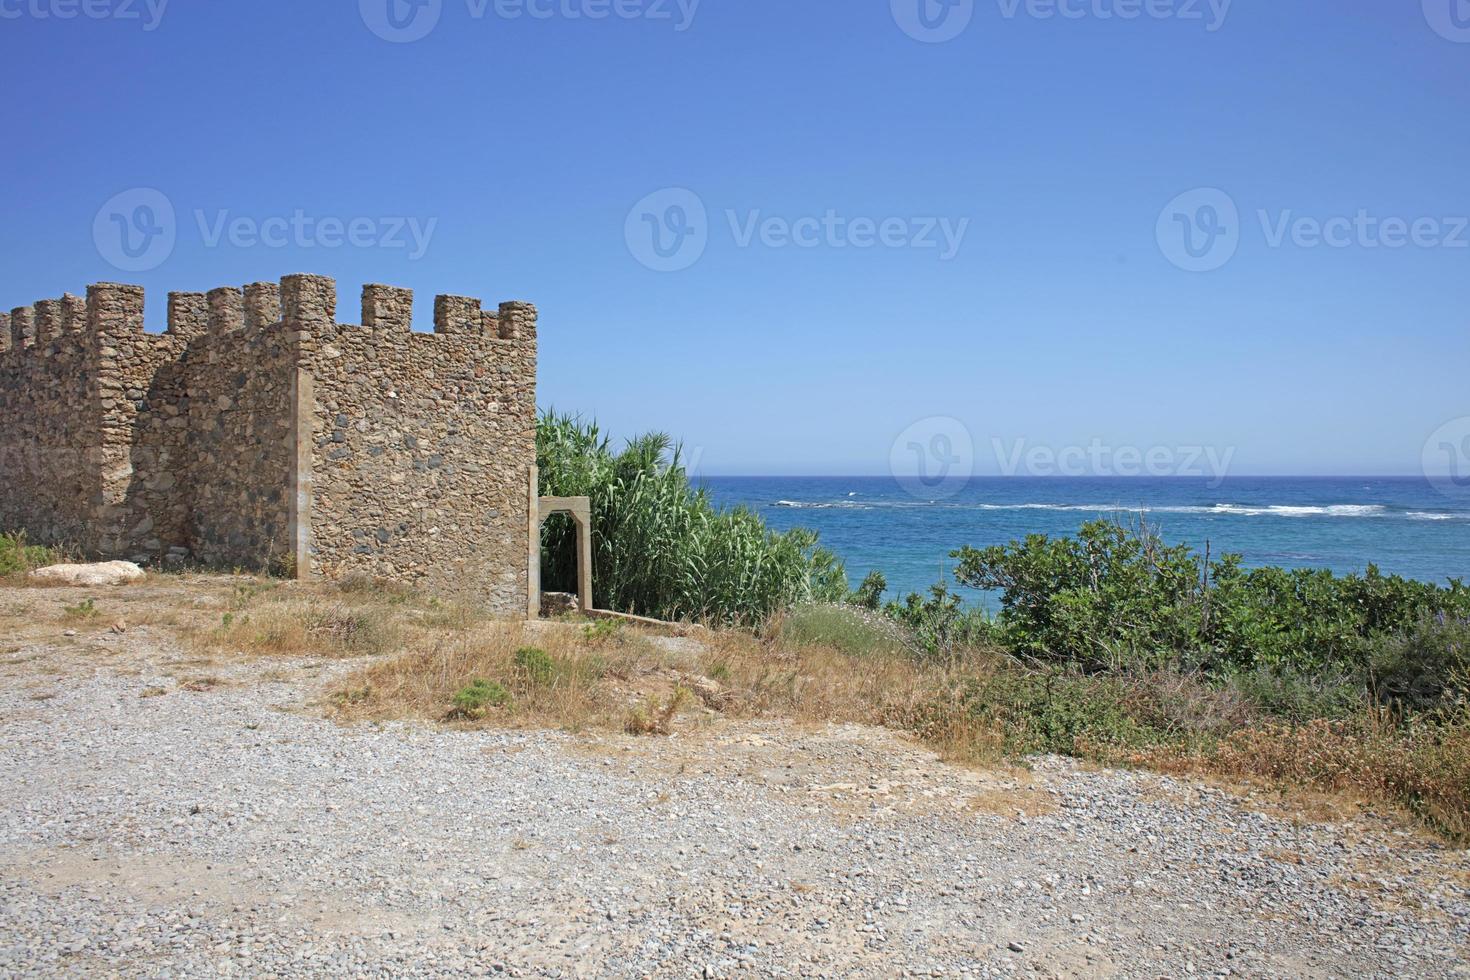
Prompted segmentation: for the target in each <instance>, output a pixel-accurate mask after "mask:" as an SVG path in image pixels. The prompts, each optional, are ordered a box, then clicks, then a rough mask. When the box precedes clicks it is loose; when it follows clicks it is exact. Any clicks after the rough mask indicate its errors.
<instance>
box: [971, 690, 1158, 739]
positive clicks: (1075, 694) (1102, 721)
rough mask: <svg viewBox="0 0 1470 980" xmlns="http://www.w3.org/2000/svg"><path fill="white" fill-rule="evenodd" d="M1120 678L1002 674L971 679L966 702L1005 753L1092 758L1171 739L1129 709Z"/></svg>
mask: <svg viewBox="0 0 1470 980" xmlns="http://www.w3.org/2000/svg"><path fill="white" fill-rule="evenodd" d="M1123 695H1124V681H1123V680H1122V679H1121V678H1106V677H1089V676H1086V675H1082V674H1076V673H1068V672H1066V671H1062V670H1057V669H1049V670H1044V671H1022V670H1003V671H1000V672H997V673H996V674H994V675H993V676H991V677H989V678H985V679H983V680H972V681H969V682H968V683H967V684H966V686H965V688H964V690H963V700H964V703H965V705H966V707H967V708H968V709H969V711H970V713H971V714H972V715H973V716H974V717H975V719H976V720H977V721H978V722H980V723H981V724H983V725H988V726H989V727H991V728H993V729H995V730H997V731H999V732H1000V733H1002V737H1003V739H1004V743H1003V744H1004V746H1005V751H1006V753H1007V754H1009V755H1013V756H1024V755H1030V754H1033V753H1038V752H1054V753H1061V754H1066V755H1088V754H1092V753H1095V752H1096V751H1097V750H1098V749H1100V748H1103V747H1107V748H1115V749H1140V748H1144V747H1146V746H1151V745H1158V744H1160V743H1163V742H1169V741H1172V740H1173V738H1172V737H1171V736H1170V733H1168V732H1167V731H1164V730H1162V729H1160V728H1157V727H1155V726H1153V725H1151V724H1149V723H1148V721H1147V720H1146V719H1143V718H1139V717H1136V716H1135V715H1134V714H1132V713H1130V712H1129V711H1128V710H1127V708H1126V706H1125V705H1126V699H1125V697H1124V696H1123Z"/></svg>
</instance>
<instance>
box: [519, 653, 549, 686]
mask: <svg viewBox="0 0 1470 980" xmlns="http://www.w3.org/2000/svg"><path fill="white" fill-rule="evenodd" d="M515 665H516V669H517V670H519V671H520V672H521V673H523V674H525V676H526V679H527V680H529V681H530V682H531V683H532V684H547V683H550V681H551V679H552V678H553V677H555V676H556V661H554V660H552V659H551V655H550V654H549V653H547V652H546V651H545V650H542V649H541V648H540V647H521V648H520V649H519V650H517V651H516V652H515Z"/></svg>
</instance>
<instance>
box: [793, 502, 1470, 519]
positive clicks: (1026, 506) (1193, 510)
mask: <svg viewBox="0 0 1470 980" xmlns="http://www.w3.org/2000/svg"><path fill="white" fill-rule="evenodd" d="M773 506H775V507H791V508H797V509H808V510H830V509H833V508H841V509H854V510H872V509H887V508H910V507H943V508H949V509H959V510H969V509H975V510H983V511H1015V510H1038V511H1067V512H1074V513H1086V514H1123V513H1127V514H1198V515H1204V516H1214V517H1286V518H1303V517H1337V518H1354V517H1357V518H1380V519H1381V518H1392V517H1403V518H1407V519H1410V520H1416V521H1453V520H1470V514H1456V513H1443V512H1439V511H1407V512H1404V513H1402V514H1399V513H1395V512H1394V511H1391V510H1390V509H1389V508H1388V507H1386V506H1384V505H1383V504H1235V503H1221V504H1195V505H1189V504H1180V505H1167V506H1160V507H1144V506H1129V505H1126V504H1101V503H1098V504H1053V503H1021V504H983V503H982V504H967V503H962V502H958V501H953V500H946V501H934V500H927V501H926V500H883V501H879V500H873V501H863V502H861V503H859V502H858V501H855V500H851V499H848V500H838V501H802V500H778V501H776V502H775V504H774V505H773Z"/></svg>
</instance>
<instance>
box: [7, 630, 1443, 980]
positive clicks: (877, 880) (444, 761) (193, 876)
mask: <svg viewBox="0 0 1470 980" xmlns="http://www.w3.org/2000/svg"><path fill="white" fill-rule="evenodd" d="M81 632H82V633H83V634H84V635H81V636H77V637H74V638H66V639H58V640H57V641H56V642H55V643H49V642H39V643H31V644H29V645H23V646H21V647H14V646H12V647H11V648H10V651H9V652H8V653H7V654H6V655H5V657H4V658H3V663H0V786H3V787H4V792H3V794H0V975H34V974H57V973H66V974H122V975H170V976H173V975H198V974H210V975H214V974H221V975H245V974H248V975H251V976H263V975H273V974H274V975H294V974H304V973H331V974H334V975H374V976H377V975H394V976H397V975H408V976H419V975H438V974H459V973H464V972H474V973H485V972H493V973H500V972H504V973H508V974H510V975H524V976H541V975H545V976H582V975H597V976H644V975H651V976H671V977H673V976H677V977H688V976H749V975H762V976H764V975H772V976H795V975H802V976H806V975H829V976H835V975H841V976H885V977H887V976H894V975H900V974H904V973H909V974H917V975H925V976H941V975H965V974H969V975H973V976H996V975H1012V974H1037V975H1042V976H1099V975H1119V976H1186V975H1190V974H1213V975H1240V976H1282V977H1287V976H1290V977H1297V976H1316V975H1324V976H1325V975H1339V976H1341V975H1378V976H1393V975H1413V976H1470V854H1467V852H1465V851H1458V850H1454V849H1450V848H1445V847H1442V846H1439V845H1436V844H1434V843H1433V842H1430V841H1427V840H1425V839H1424V838H1422V837H1420V836H1418V835H1416V834H1413V833H1410V832H1408V831H1406V830H1404V829H1402V827H1401V826H1400V825H1397V824H1394V823H1392V822H1390V821H1388V820H1384V819H1377V818H1369V817H1355V818H1353V819H1352V820H1350V821H1347V822H1343V823H1335V824H1317V823H1311V822H1308V821H1305V820H1303V819H1301V818H1300V817H1293V816H1292V815H1291V814H1290V812H1289V811H1287V810H1286V809H1285V808H1283V807H1273V806H1270V805H1269V804H1270V801H1269V800H1265V799H1262V800H1245V799H1242V798H1241V797H1238V796H1235V795H1232V794H1230V793H1227V792H1225V791H1222V790H1219V789H1214V788H1210V787H1207V786H1204V785H1201V784H1197V783H1191V782H1187V781H1180V780H1173V779H1168V778H1163V777H1159V776H1155V775H1150V774H1143V773H1133V772H1119V771H1095V770H1090V769H1087V768H1083V767H1080V766H1078V765H1076V764H1073V763H1070V762H1067V761H1065V760H1060V759H1042V760H1038V761H1037V763H1036V764H1035V766H1034V768H1033V769H1032V771H1030V772H1029V773H1027V772H1022V771H1015V772H994V773H983V772H972V771H968V770H963V769H959V768H955V767H951V766H948V765H945V764H943V763H941V762H939V761H938V760H937V759H936V758H935V757H934V756H933V755H932V754H931V753H928V752H927V751H924V750H922V749H921V748H918V747H916V746H914V745H912V744H910V743H908V742H907V741H905V740H904V739H902V738H900V737H898V736H896V735H893V734H891V733H887V732H881V731H874V730H872V729H865V728H859V727H828V728H815V729H793V728H791V727H789V726H783V725H778V724H773V723H767V724H736V723H728V724H721V725H717V726H715V727H712V728H710V729H709V730H706V731H701V732H698V733H697V734H690V735H685V736H681V737H675V738H671V739H643V740H638V739H633V738H629V737H623V736H602V737H591V736H583V737H573V736H568V735H563V734H553V733H502V732H466V731H446V730H439V729H437V728H435V727H433V726H427V725H425V726H414V725H388V726H359V727H352V728H344V727H340V726H338V725H336V724H334V723H332V722H331V721H328V720H325V719H324V718H323V717H322V716H321V711H320V709H319V707H317V706H316V702H317V699H319V697H320V695H321V691H322V688H323V685H324V684H325V683H326V682H327V681H328V680H329V679H330V677H331V676H332V675H333V674H334V673H335V672H337V671H340V670H343V669H345V667H346V665H343V664H341V663H337V664H321V663H312V662H291V663H280V662H271V663H270V665H269V667H268V668H267V667H265V666H262V664H261V663H260V662H256V663H255V664H240V665H236V666H234V667H232V668H229V669H215V670H214V673H215V674H216V675H218V677H219V679H220V680H222V681H223V683H221V684H219V685H217V686H212V687H211V686H209V685H195V686H197V687H203V688H205V689H203V690H188V689H186V688H185V687H184V686H183V685H181V684H180V683H179V681H178V679H177V678H178V676H179V674H178V670H177V667H176V666H170V664H173V665H176V664H177V663H178V658H179V656H180V654H179V653H178V652H177V651H171V650H170V649H168V646H169V641H168V639H167V636H166V635H165V634H164V632H163V631H157V630H154V629H151V628H149V627H139V628H135V629H130V630H128V631H127V632H126V633H125V634H116V633H111V632H98V627H95V626H94V627H91V628H90V629H88V630H83V631H81ZM0 649H4V648H3V647H0ZM160 692H164V693H160Z"/></svg>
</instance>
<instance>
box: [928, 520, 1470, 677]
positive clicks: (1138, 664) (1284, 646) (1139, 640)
mask: <svg viewBox="0 0 1470 980" xmlns="http://www.w3.org/2000/svg"><path fill="white" fill-rule="evenodd" d="M954 557H955V558H957V559H959V566H958V568H957V570H956V572H955V577H956V579H957V580H958V581H959V583H960V584H961V585H965V586H968V587H971V588H977V589H994V590H999V591H1000V593H1001V607H1002V611H1001V615H1000V621H999V626H1000V627H1001V629H1002V631H1003V633H1004V638H1005V641H1006V643H1007V645H1008V646H1010V647H1011V648H1012V649H1013V650H1015V651H1016V652H1018V653H1020V654H1023V655H1025V656H1027V657H1032V658H1036V659H1038V660H1043V661H1051V662H1059V663H1064V664H1070V665H1074V666H1077V667H1080V668H1082V669H1084V670H1089V671H1099V670H1115V669H1118V668H1121V667H1129V668H1134V669H1138V668H1157V667H1162V666H1165V665H1178V666H1182V667H1184V668H1185V669H1202V670H1205V671H1207V672H1210V673H1212V674H1216V675H1219V676H1225V675H1228V674H1231V673H1234V672H1237V671H1247V672H1248V671H1253V670H1255V669H1257V668H1266V669H1271V670H1278V671H1282V670H1295V671H1299V672H1303V673H1313V672H1318V671H1325V672H1327V673H1329V674H1333V673H1347V674H1356V675H1358V676H1362V674H1363V672H1364V670H1365V666H1366V664H1365V651H1364V641H1368V640H1373V639H1374V638H1376V637H1382V636H1385V635H1390V634H1393V633H1396V632H1399V631H1403V630H1408V629H1411V628H1413V627H1414V626H1415V624H1417V623H1419V622H1421V621H1422V620H1424V619H1425V618H1426V617H1433V616H1437V615H1438V616H1447V617H1450V618H1452V619H1456V620H1463V619H1466V618H1467V617H1470V589H1467V588H1466V587H1465V585H1464V584H1463V583H1462V582H1461V581H1459V580H1452V581H1451V582H1450V583H1449V584H1448V586H1443V587H1441V586H1435V585H1430V584H1427V583H1423V582H1414V581H1410V580H1407V579H1403V578H1400V577H1398V576H1385V575H1383V574H1381V573H1380V572H1379V570H1378V569H1377V568H1376V567H1373V566H1369V568H1368V571H1367V573H1366V574H1364V575H1362V576H1358V575H1348V576H1343V577H1339V576H1335V575H1333V574H1332V573H1331V572H1329V571H1323V570H1318V569H1293V570H1287V569H1282V568H1258V569H1253V570H1246V569H1245V568H1243V567H1242V564H1241V559H1240V556H1238V555H1226V556H1224V557H1222V558H1220V559H1219V560H1217V561H1208V560H1206V559H1205V558H1203V557H1202V556H1200V555H1197V554H1195V553H1194V552H1193V551H1191V550H1190V549H1189V547H1188V546H1185V545H1176V546H1172V547H1171V546H1167V545H1165V544H1163V543H1162V542H1161V541H1160V540H1159V538H1158V537H1157V535H1155V534H1154V533H1153V532H1152V531H1150V530H1149V529H1148V528H1146V527H1144V528H1140V529H1130V528H1125V527H1121V526H1118V525H1116V524H1113V523H1110V522H1107V521H1095V522H1092V523H1089V524H1086V525H1084V526H1083V527H1082V529H1081V531H1080V532H1079V533H1078V535H1077V537H1076V538H1055V539H1053V538H1050V537H1048V536H1046V535H1041V534H1034V535H1030V536H1028V537H1027V538H1026V539H1025V540H1024V541H1016V542H1012V543H1011V544H1009V545H998V546H995V547H990V548H984V549H978V550H977V549H974V548H968V547H967V548H963V549H961V550H959V551H957V552H955V553H954Z"/></svg>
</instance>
